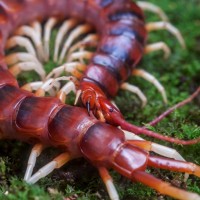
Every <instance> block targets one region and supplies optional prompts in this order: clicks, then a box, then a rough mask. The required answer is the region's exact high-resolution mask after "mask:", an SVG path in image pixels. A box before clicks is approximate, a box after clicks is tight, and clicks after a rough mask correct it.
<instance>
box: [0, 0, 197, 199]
mask: <svg viewBox="0 0 200 200" xmlns="http://www.w3.org/2000/svg"><path fill="white" fill-rule="evenodd" d="M149 2H152V3H155V4H156V5H158V6H160V7H161V8H162V9H163V10H164V11H165V12H166V13H167V15H168V17H169V20H170V21H171V22H172V23H173V25H175V26H176V27H177V28H178V29H179V30H180V31H181V33H182V35H183V37H184V39H185V42H186V46H187V49H186V50H183V49H182V48H181V47H180V45H179V44H178V42H177V40H176V39H175V37H174V36H172V35H171V34H170V33H168V32H167V31H157V32H152V33H150V35H149V39H148V42H149V43H153V42H157V41H165V42H166V43H167V44H168V45H169V47H170V49H171V51H172V54H171V56H170V57H169V59H167V60H164V59H163V53H162V52H155V53H152V54H149V55H145V56H144V58H143V60H142V62H141V63H140V64H139V66H138V68H141V69H145V70H146V71H148V72H150V73H151V74H153V75H154V76H155V77H157V79H158V80H159V81H160V82H161V83H162V85H163V86H164V87H165V89H166V92H167V97H168V105H164V103H163V101H162V98H161V95H160V94H158V92H157V90H156V89H155V87H154V86H152V84H150V83H148V82H146V81H144V80H142V79H141V78H139V77H132V78H130V79H129V82H130V83H132V84H134V85H137V86H139V88H140V89H141V90H142V91H143V92H144V93H145V95H146V96H147V98H148V103H147V105H146V107H145V108H141V103H140V100H138V98H137V96H135V95H133V94H130V93H129V92H124V91H120V92H119V94H118V96H117V97H116V98H115V101H116V103H117V105H118V106H119V107H120V110H121V111H122V113H123V114H124V116H125V118H126V120H128V121H130V122H131V123H134V124H136V125H140V126H142V125H144V124H146V123H147V122H149V121H151V120H153V119H154V118H155V117H156V116H158V115H159V114H161V113H162V112H164V111H165V110H166V109H167V108H168V107H170V106H172V105H174V104H176V103H177V102H179V101H181V100H183V99H185V98H187V97H188V96H189V95H190V94H191V93H192V92H193V91H194V90H195V88H197V86H199V85H200V76H199V74H200V58H199V55H200V32H199V27H200V2H199V1H198V0H196V1H195V0H190V1H187V0H182V1H176V2H173V1H171V0H162V1H157V0H150V1H149ZM146 14H147V22H150V21H158V20H160V19H159V18H158V17H157V16H155V15H154V14H150V13H146ZM52 49H53V47H52ZM53 65H54V63H53V62H52V63H51V62H50V63H48V64H47V65H46V69H47V71H50V70H51V68H52V66H53ZM37 79H38V77H37V75H36V74H35V75H33V73H31V76H30V75H26V73H25V74H24V75H23V76H22V77H21V78H20V81H21V82H22V83H25V82H27V81H33V80H37ZM199 108H200V99H199V97H198V98H196V99H195V100H194V101H193V102H192V103H190V104H188V105H186V106H184V107H183V108H180V109H178V110H176V111H175V112H174V113H172V114H171V115H170V116H168V117H166V118H165V119H164V120H163V121H162V122H160V123H159V124H158V125H157V126H156V127H154V128H153V130H155V131H157V132H159V133H162V134H165V135H170V136H174V137H177V138H182V139H192V138H196V137H200V128H199V126H200V109H199ZM145 138H147V137H145ZM148 139H149V140H151V141H154V142H157V143H161V144H164V145H166V146H169V147H172V148H175V149H176V150H177V151H178V152H180V154H181V155H182V156H183V157H184V158H185V159H186V160H187V161H189V162H194V163H196V164H199V165H200V156H199V152H200V144H198V145H192V146H178V145H174V144H169V143H165V142H162V141H158V140H155V139H151V138H148ZM0 147H1V151H0V199H9V200H10V199H12V200H15V199H16V200H17V199H34V200H40V199H41V200H46V199H63V197H69V196H73V195H75V196H76V195H77V196H78V199H79V200H93V199H94V200H95V199H109V198H108V195H107V192H106V190H105V187H104V185H103V183H102V182H101V180H100V177H99V175H98V173H97V172H96V170H95V169H94V168H93V167H91V165H89V164H88V163H87V162H85V161H84V160H80V161H78V162H77V161H75V162H71V163H70V164H68V165H67V166H65V167H64V168H62V169H60V170H57V171H55V172H54V173H52V174H51V175H50V176H48V177H46V178H44V179H42V180H41V181H39V182H38V183H37V184H35V185H28V184H26V183H24V182H23V181H21V179H22V178H23V174H24V170H25V168H26V163H27V159H28V154H29V152H30V148H31V147H30V146H29V145H26V144H23V143H19V142H17V143H16V142H7V141H2V142H1V143H0ZM52 151H54V150H52ZM52 151H50V153H46V155H43V156H41V157H40V159H39V163H38V165H37V168H39V167H40V166H42V165H44V164H45V163H47V162H49V160H51V159H52V158H53V157H55V153H53V152H52ZM44 154H45V153H44ZM49 155H50V156H49ZM79 170H81V173H80V172H79V173H78V171H79ZM83 172H84V173H83ZM149 173H152V174H153V175H155V176H157V177H159V178H161V179H162V180H164V181H167V182H170V183H172V184H175V185H178V186H179V185H180V186H182V187H183V188H184V185H183V184H182V180H183V176H182V175H180V173H172V172H170V171H166V170H158V169H150V171H149ZM112 176H113V177H114V181H115V184H116V187H117V190H118V191H119V195H120V199H122V200H129V199H137V200H144V199H150V200H154V199H165V200H170V199H171V198H169V197H163V196H162V195H160V194H158V193H157V192H155V191H154V190H151V189H150V188H148V187H146V186H143V185H142V184H140V183H132V182H131V181H128V180H127V179H125V178H123V177H121V176H120V175H118V174H117V173H115V172H112ZM13 177H14V178H13ZM177 183H179V184H177ZM186 189H187V190H190V191H194V192H196V193H198V194H200V179H199V178H196V177H194V176H190V178H189V180H188V182H187V188H186Z"/></svg>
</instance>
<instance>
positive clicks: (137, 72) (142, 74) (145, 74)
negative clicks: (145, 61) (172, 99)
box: [132, 69, 167, 103]
mask: <svg viewBox="0 0 200 200" xmlns="http://www.w3.org/2000/svg"><path fill="white" fill-rule="evenodd" d="M132 74H133V75H134V76H140V77H142V78H144V79H145V80H147V81H149V82H150V83H152V84H153V85H154V86H155V87H156V88H157V89H158V91H159V92H160V93H161V95H162V98H163V101H164V103H167V96H166V92H165V89H164V87H163V86H162V85H161V84H160V83H159V82H158V80H157V79H156V78H155V77H154V76H152V75H151V74H149V73H148V72H146V71H144V70H142V69H134V70H133V71H132Z"/></svg>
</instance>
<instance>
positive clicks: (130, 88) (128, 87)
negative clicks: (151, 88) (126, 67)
mask: <svg viewBox="0 0 200 200" xmlns="http://www.w3.org/2000/svg"><path fill="white" fill-rule="evenodd" d="M120 88H121V89H123V90H128V91H130V92H133V93H134V94H137V95H138V97H139V98H140V100H141V101H142V107H144V106H145V105H146V103H147V98H146V96H145V95H144V94H143V92H142V91H141V90H140V89H139V88H138V87H136V86H134V85H131V84H129V83H123V84H122V85H121V86H120Z"/></svg>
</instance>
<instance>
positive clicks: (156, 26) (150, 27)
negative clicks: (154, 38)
mask: <svg viewBox="0 0 200 200" xmlns="http://www.w3.org/2000/svg"><path fill="white" fill-rule="evenodd" d="M146 29H147V31H149V32H150V31H154V30H167V31H169V32H170V33H171V34H172V35H174V36H175V37H176V38H177V40H178V41H179V43H180V45H181V46H182V47H183V48H185V41H184V39H183V37H182V35H181V33H180V31H179V30H178V29H177V28H176V27H174V26H173V25H172V24H170V23H169V22H150V23H148V24H146Z"/></svg>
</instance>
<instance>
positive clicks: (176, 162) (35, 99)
mask: <svg viewBox="0 0 200 200" xmlns="http://www.w3.org/2000/svg"><path fill="white" fill-rule="evenodd" d="M140 5H141V4H140ZM47 8H48V9H47ZM1 9H2V12H1V13H2V14H1V15H2V22H1V26H0V27H1V40H2V41H1V51H2V52H1V58H2V59H1V77H2V79H1V82H0V85H1V90H0V91H1V106H2V107H1V110H2V117H1V129H0V130H1V137H2V139H17V140H20V141H25V142H28V143H31V144H34V147H33V149H32V151H31V155H30V158H29V162H28V163H29V165H28V167H27V170H26V173H25V176H24V179H25V181H27V182H28V183H35V182H37V181H38V180H39V179H40V178H42V177H43V176H46V175H48V174H49V171H50V172H51V171H53V170H54V169H55V168H60V167H61V166H63V165H64V164H66V163H67V162H68V161H69V160H71V159H75V158H78V157H84V158H86V159H87V160H89V161H90V162H91V163H92V164H93V165H94V166H95V167H96V168H97V169H98V171H99V174H100V176H101V178H102V179H103V182H104V183H105V185H106V188H107V190H108V194H109V196H110V199H116V200H117V199H119V197H118V194H117V192H116V189H115V187H114V185H113V182H112V178H111V177H110V175H109V173H108V170H107V169H109V168H113V169H114V170H116V171H117V172H119V173H120V174H122V175H123V176H125V177H127V178H129V179H131V180H134V181H140V182H142V183H144V184H146V185H148V186H150V187H152V188H154V189H156V190H158V191H159V192H160V193H162V194H165V195H169V196H171V197H174V198H177V199H199V198H200V197H199V196H198V195H197V194H194V193H191V192H185V191H184V190H180V189H177V188H175V187H173V186H170V185H168V184H166V183H164V182H162V181H161V180H159V179H156V178H155V177H152V176H151V175H149V174H148V173H146V172H144V170H145V169H146V167H147V166H153V167H160V168H163V169H170V170H175V171H180V172H186V173H191V174H194V175H196V176H199V171H200V169H199V167H198V166H197V165H194V164H191V163H187V162H185V161H184V159H183V158H182V157H181V156H180V154H179V153H178V152H176V151H175V150H172V149H170V148H168V147H165V146H162V145H158V144H156V143H152V142H148V141H144V140H143V139H142V138H140V137H138V136H135V135H131V133H129V132H127V131H131V132H134V133H136V134H140V133H141V132H142V133H144V134H146V135H149V136H153V137H156V138H159V139H161V140H167V141H169V142H175V143H178V144H195V143H198V142H199V139H194V140H190V141H183V140H180V139H175V138H170V137H166V136H162V135H159V134H157V133H155V132H153V131H149V130H146V129H144V128H138V127H136V126H133V125H132V124H129V123H127V122H126V121H125V120H123V117H122V115H121V113H120V111H119V110H118V109H117V108H116V107H115V106H113V104H111V103H110V102H109V101H108V100H107V97H106V95H107V96H109V97H112V96H115V95H116V92H117V90H118V89H119V86H120V85H121V84H122V82H124V81H125V80H126V79H127V77H128V76H129V75H130V73H131V72H130V70H133V69H132V68H130V69H129V68H127V65H133V66H135V65H136V64H138V62H139V61H140V59H141V57H142V54H143V53H144V49H145V48H144V44H145V41H146V34H147V32H146V30H145V26H144V21H143V20H144V16H143V13H142V11H141V10H140V8H139V7H138V6H137V5H136V4H134V3H133V2H131V1H83V2H73V1H64V0H63V1H59V2H56V1H31V2H30V1H29V2H27V1H24V2H23V3H21V4H19V3H18V2H17V1H1ZM31 10H34V11H35V12H31ZM94 10H95V12H94ZM97 11H98V12H97ZM28 13H30V14H28ZM25 16H26V17H25ZM71 17H72V19H71ZM48 19H49V20H48ZM66 19H67V20H66ZM97 19H98V20H97ZM36 20H37V21H36ZM64 20H65V21H64ZM109 20H110V21H109ZM61 21H64V23H63V26H62V25H61V29H62V31H64V32H65V31H66V26H67V28H68V29H71V28H73V27H74V26H75V25H77V24H79V23H80V25H79V26H78V28H77V29H76V30H75V31H73V30H72V33H73V34H72V35H71V38H70V37H69V38H70V39H69V40H68V43H67V42H66V43H65V44H64V50H63V51H62V52H64V53H62V52H61V57H60V60H58V62H59V63H60V62H62V59H63V55H64V54H65V51H67V50H66V49H65V47H66V48H67V46H70V45H71V41H70V40H72V39H73V37H74V35H75V37H78V36H80V33H81V34H85V33H87V32H89V31H91V30H93V28H96V30H97V32H98V33H99V36H97V35H94V34H93V35H90V36H89V37H88V38H89V41H87V40H88V38H86V39H85V42H84V43H78V45H77V44H76V45H74V46H72V47H73V48H74V49H76V48H77V47H80V46H81V47H84V46H90V45H91V46H93V45H94V43H96V37H100V39H99V42H98V43H99V44H97V50H96V53H95V54H94V55H95V56H93V57H92V58H91V54H90V53H89V52H87V51H85V52H84V51H83V52H81V51H80V52H78V53H77V54H75V55H72V56H71V55H70V54H69V58H71V59H72V58H73V56H75V57H76V56H77V55H78V57H81V56H83V57H82V58H81V59H84V58H85V57H87V56H88V57H89V58H90V59H92V60H91V61H90V64H88V66H85V65H84V64H82V63H81V62H76V63H71V64H64V65H65V66H61V67H60V68H59V67H58V68H56V69H55V70H53V72H52V73H53V75H54V76H56V75H55V74H56V73H58V74H59V75H60V74H61V73H62V72H63V70H65V69H66V70H68V69H69V70H71V72H72V75H74V76H75V77H76V78H80V79H79V82H78V83H77V85H78V86H77V87H78V91H80V92H78V93H79V95H80V97H79V95H78V98H80V99H81V100H82V103H83V105H85V106H86V107H87V110H85V109H82V108H79V107H75V106H74V107H72V106H67V105H64V100H65V93H66V91H67V90H65V89H64V90H61V91H60V93H59V95H58V97H59V98H60V100H61V101H60V100H58V99H57V98H53V97H42V96H43V95H44V93H45V90H48V91H49V93H50V94H54V93H55V90H56V87H58V88H59V87H60V85H59V84H58V83H57V82H56V81H57V80H70V81H71V82H70V84H67V85H66V86H65V87H64V88H68V87H70V88H72V87H74V83H76V80H74V78H73V77H70V78H66V77H61V78H58V79H57V77H53V78H51V76H52V73H50V75H49V76H47V79H46V80H45V72H44V70H43V68H42V66H41V63H40V61H43V60H44V61H45V60H48V57H49V47H48V42H49V41H48V40H47V41H46V43H45V42H44V49H45V51H43V47H42V46H41V43H40V42H39V41H40V40H39V39H40V34H38V35H37V34H36V32H34V30H35V31H37V33H38V32H40V33H41V32H42V30H41V25H40V23H38V22H42V23H43V22H44V24H45V26H46V27H47V28H46V29H45V35H46V37H47V38H48V34H49V29H51V28H52V27H53V26H55V25H56V23H60V22H61ZM82 21H85V22H87V23H89V24H83V23H82ZM133 22H134V26H133V24H132V23H133ZM27 24H31V25H32V26H31V27H28V26H27ZM90 24H92V26H91V25H90ZM164 24H165V25H166V24H167V26H169V27H171V26H170V25H169V24H168V22H165V23H164ZM132 26H133V27H132ZM135 26H137V28H138V31H139V32H140V33H136V32H135V31H134V30H133V29H132V28H135ZM153 26H154V25H153ZM173 28H174V27H173ZM118 30H119V32H118ZM170 30H171V29H170ZM173 30H174V29H173ZM77 32H78V33H77ZM13 33H14V34H16V35H26V36H28V37H31V39H32V40H33V43H34V44H35V45H36V52H35V51H34V49H33V48H31V45H29V41H28V40H27V38H26V37H24V38H23V37H21V36H14V37H11V38H10V39H9V36H10V35H12V34H13ZM34 34H35V35H36V37H35V36H34ZM77 34H78V36H76V35H77ZM137 34H139V35H140V34H141V35H142V37H143V38H140V41H141V44H142V45H141V44H136V46H137V45H139V46H140V45H141V46H140V47H138V49H140V50H141V52H136V55H134V53H133V52H134V50H135V49H134V48H135V45H133V47H132V46H131V47H130V46H129V43H130V41H132V40H134V42H135V43H137V42H138V38H137V39H136V40H135V39H133V38H135V37H136V36H137ZM141 35H140V36H141ZM119 37H120V38H122V39H121V40H119V41H121V42H122V43H119V44H118V43H117V42H114V41H116V40H117V39H119ZM138 37H139V36H138ZM177 37H178V39H179V41H180V43H181V45H182V46H184V43H183V41H182V39H181V38H180V37H179V36H177ZM90 38H92V39H91V41H90ZM75 39H76V38H75ZM57 40H58V43H59V39H57ZM123 42H125V43H123ZM16 43H18V44H20V45H22V43H23V44H25V46H24V47H25V48H26V49H27V50H28V51H29V52H30V54H27V53H21V54H19V53H18V54H16V53H15V54H14V55H13V54H12V55H9V56H6V57H5V49H7V48H8V49H9V48H12V47H13V44H14V45H15V44H16ZM115 44H116V46H115ZM125 44H126V45H128V46H127V49H126V48H125V49H123V50H121V47H120V46H125ZM95 45H96V44H95ZM106 45H108V46H107V47H106ZM109 45H110V46H109ZM113 45H114V46H113ZM161 46H162V47H163V45H161ZM72 47H71V49H70V50H71V51H72V50H73V48H72ZM56 49H57V50H55V52H57V51H58V48H56ZM103 49H104V50H105V52H104V50H103ZM147 49H148V48H147ZM70 50H68V51H70ZM106 51H110V52H106ZM132 53H133V54H132ZM36 54H37V55H38V58H35V57H34V56H35V55H36ZM130 55H131V56H133V57H131V58H130ZM57 56H58V55H57V53H55V54H54V59H55V60H56V61H57ZM70 56H71V57H70ZM118 56H119V57H118ZM134 56H136V60H135V61H134V59H135V58H134ZM98 57H99V58H98ZM16 59H17V60H20V59H21V60H22V61H25V62H22V63H20V64H16V65H14V66H13V67H11V68H10V69H9V71H8V69H7V65H10V64H15V63H17V61H16ZM95 60H96V61H95ZM95 62H101V63H95ZM108 62H111V63H112V62H114V64H115V66H116V68H118V70H119V71H118V76H121V78H120V81H116V80H117V79H115V78H116V75H114V76H113V74H112V79H113V80H114V79H115V80H114V81H111V82H112V85H113V86H114V92H112V91H111V90H113V87H109V85H108V84H109V83H110V80H105V79H104V78H103V79H102V81H101V82H98V81H97V80H94V79H92V78H94V77H95V76H96V75H95V74H96V72H98V71H99V73H100V74H101V73H102V71H101V70H105V68H104V67H103V68H102V66H100V65H107V64H109V63H108ZM114 64H111V68H112V65H113V66H114ZM74 66H76V68H75V67H74ZM77 67H78V70H80V71H81V70H83V71H84V72H83V75H82V74H81V73H79V71H78V70H77ZM98 68H99V69H101V70H98ZM22 70H35V71H36V72H37V73H38V74H39V75H40V77H41V79H42V81H43V82H36V83H32V84H28V85H25V86H24V87H22V88H21V89H20V88H19V86H18V83H17V81H16V79H15V78H14V77H13V75H15V76H17V75H18V74H19V73H20V72H21V71H22ZM94 70H95V74H94ZM124 70H125V71H126V70H128V71H129V72H128V71H127V72H124ZM111 71H112V69H108V70H107V69H106V73H107V74H106V73H105V74H104V77H109V76H110V75H109V73H111ZM137 72H138V71H137ZM90 73H92V74H91V75H90ZM115 73H116V72H115ZM135 73H136V71H135ZM97 77H100V76H97ZM49 83H50V84H51V86H49ZM100 84H107V86H108V87H107V86H106V87H104V86H102V85H100ZM52 85H53V86H54V87H55V88H52ZM38 86H39V89H38ZM34 87H35V88H37V92H36V93H35V94H32V93H30V91H32V90H34ZM158 87H160V85H159V86H158ZM103 88H108V89H107V90H106V91H105V90H104V91H105V93H106V95H104V92H102V91H103ZM24 89H26V90H29V91H25V90H24ZM63 93H64V95H63ZM94 94H95V95H94ZM162 95H163V99H164V101H166V98H165V94H164V92H162ZM63 96H64V97H63ZM63 99H64V100H63ZM101 100H102V101H101ZM6 108H7V109H6ZM91 110H92V112H90V111H91ZM77 113H78V115H79V117H77ZM38 114H40V116H39V115H38ZM93 115H94V116H96V117H97V118H98V119H96V117H94V116H93ZM99 120H100V121H99ZM104 122H107V123H109V124H110V125H109V124H107V123H104ZM122 122H123V123H122ZM116 126H121V128H122V129H124V131H122V130H121V129H119V128H117V127H116ZM66 129H68V131H67V132H66ZM54 131H55V132H54ZM125 139H126V140H125ZM95 141H98V144H97V143H96V145H95ZM100 143H101V144H100ZM48 146H53V147H54V148H58V149H61V150H62V151H63V153H61V154H60V155H59V156H58V157H56V158H55V159H54V160H53V161H52V162H50V163H48V164H47V165H45V166H44V167H43V168H41V170H40V171H38V172H36V173H35V174H32V172H33V168H34V166H35V159H36V157H37V156H38V155H39V154H40V153H41V151H43V149H45V148H46V147H48ZM101 147H102V148H103V149H102V148H101ZM106 147H108V149H107V150H105V149H106ZM110 147H111V148H110ZM156 147H159V148H160V149H159V150H158V151H157V150H155V149H156ZM164 149H166V151H167V150H168V151H172V152H173V154H174V152H175V157H173V158H174V159H166V158H162V157H156V156H155V157H154V156H151V155H150V154H149V151H155V152H156V153H158V154H161V155H162V153H161V151H162V150H164ZM126 154H127V155H126ZM134 154H135V155H136V154H137V155H140V156H138V158H139V157H140V158H139V159H138V161H137V164H136V163H133V162H132V163H129V159H128V157H129V156H130V158H133V160H134V159H136V160H137V158H136V156H135V155H134ZM163 156H165V157H170V156H171V155H168V154H167V153H166V154H164V155H163ZM180 157H181V159H180ZM117 160H118V161H117ZM121 160H124V163H125V164H124V163H123V162H122V161H121ZM117 162H120V164H119V163H117ZM158 163H159V164H158ZM166 163H170V166H169V165H168V166H167V164H166ZM121 165H122V166H123V165H125V166H124V169H123V167H122V166H121ZM135 165H136V166H135ZM137 165H138V166H139V167H138V166H137ZM129 167H130V169H129ZM192 167H193V168H192ZM180 168H181V169H180ZM191 168H192V170H191ZM127 169H129V170H130V172H128V171H127ZM41 174H42V175H41ZM147 180H151V181H147ZM152 182H155V183H156V184H155V185H154V184H152ZM161 184H163V185H164V190H162V189H160V188H159V187H157V186H159V185H161ZM166 188H167V189H168V191H167V193H166Z"/></svg>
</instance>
